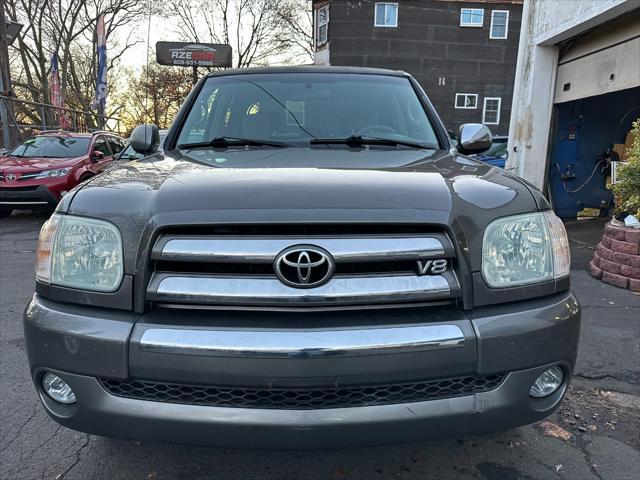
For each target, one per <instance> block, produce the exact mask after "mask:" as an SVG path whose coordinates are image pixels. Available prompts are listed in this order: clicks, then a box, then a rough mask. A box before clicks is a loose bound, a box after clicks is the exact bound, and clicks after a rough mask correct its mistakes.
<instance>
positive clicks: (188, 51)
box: [156, 42, 231, 67]
mask: <svg viewBox="0 0 640 480" xmlns="http://www.w3.org/2000/svg"><path fill="white" fill-rule="evenodd" d="M156 61H157V62H158V63H159V64H160V65H173V66H178V67H230V66H231V47H230V46H229V45H221V44H215V43H189V42H157V43H156Z"/></svg>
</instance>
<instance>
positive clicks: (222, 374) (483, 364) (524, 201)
mask: <svg viewBox="0 0 640 480" xmlns="http://www.w3.org/2000/svg"><path fill="white" fill-rule="evenodd" d="M158 141H159V140H158V130H157V127H155V126H152V125H143V126H140V127H138V128H137V129H136V130H135V131H134V133H133V135H132V139H131V143H132V145H133V147H134V148H135V149H136V151H137V152H139V153H141V154H144V155H146V157H145V158H143V159H140V160H135V161H132V162H128V163H126V164H124V165H122V166H121V167H119V168H116V169H113V170H110V171H108V172H107V173H105V174H103V175H100V176H97V177H95V178H93V179H91V180H90V181H88V182H86V183H84V184H82V185H81V186H79V187H77V188H76V189H75V190H73V191H71V192H70V193H69V194H67V195H66V196H65V197H64V198H63V199H62V202H61V203H60V204H59V206H58V208H57V211H56V213H55V214H54V215H53V216H52V217H51V218H50V219H49V220H48V221H47V223H46V224H45V225H44V226H43V228H42V231H41V234H40V239H39V242H38V248H37V262H36V278H37V282H36V289H35V294H34V296H33V298H32V299H31V301H30V302H29V304H28V306H27V308H26V311H25V314H24V332H25V337H26V346H27V350H28V356H29V363H30V368H31V373H32V376H33V381H34V383H35V386H36V389H37V392H38V394H39V396H40V399H41V400H42V403H43V405H44V408H45V409H46V411H47V412H48V414H49V415H50V416H51V417H52V418H53V419H54V420H56V421H57V422H59V423H60V424H62V425H64V426H67V427H69V428H73V429H76V430H81V431H84V432H90V433H95V434H98V435H104V436H109V437H121V438H133V439H154V440H165V441H172V442H185V443H200V444H209V445H220V446H227V447H258V448H294V449H301V448H324V447H341V446H353V445H370V444H386V443H395V442H409V441H418V440H422V439H426V438H434V437H445V436H454V435H461V434H467V433H482V432H490V431H496V430H502V429H508V428H512V427H515V426H518V425H523V424H527V423H531V422H534V421H537V420H539V419H541V418H544V417H545V416H547V415H549V414H550V413H551V412H552V411H553V410H554V409H555V408H556V407H557V406H558V404H559V402H560V401H561V399H562V397H563V395H564V393H565V391H566V389H567V385H568V383H569V380H570V378H571V373H572V370H573V367H574V362H575V358H576V349H577V344H578V333H579V326H580V307H579V305H578V303H577V301H576V299H575V298H574V296H573V295H572V294H571V292H570V291H569V263H570V260H569V249H568V243H567V237H566V233H565V230H564V227H563V225H562V222H561V221H560V220H559V219H558V218H557V217H556V216H555V215H554V213H553V211H552V210H550V207H549V204H548V203H547V201H546V200H545V198H544V197H543V196H542V195H541V194H540V192H538V191H537V190H536V189H535V188H533V187H532V186H530V185H528V184H526V183H524V182H523V181H522V180H520V179H518V178H516V177H515V176H513V175H511V174H509V173H508V172H505V171H502V170H498V169H496V168H493V167H491V166H489V165H486V164H483V163H482V162H478V161H475V160H471V159H470V158H468V157H467V156H465V155H467V154H473V153H478V152H480V151H482V150H484V149H486V148H487V147H488V146H489V145H490V143H491V134H490V132H489V130H488V129H487V127H485V126H483V125H478V124H466V125H463V126H462V127H461V128H460V131H459V134H458V140H457V142H458V144H457V145H455V146H454V145H453V144H452V143H451V141H450V139H449V137H448V135H447V132H446V130H445V128H444V126H443V124H442V122H441V121H440V120H439V118H438V116H437V114H436V113H435V111H434V109H433V107H432V105H431V103H430V102H429V99H428V98H427V96H426V95H425V93H424V92H423V90H422V89H421V87H420V86H419V85H418V83H417V82H416V81H415V80H414V79H413V78H412V77H411V76H409V75H407V74H406V73H402V72H392V71H386V70H376V69H364V68H324V67H291V68H264V69H245V70H237V71H234V70H230V71H221V72H216V73H213V74H210V75H208V76H206V77H205V78H203V79H201V81H200V82H199V83H198V84H197V85H196V87H195V88H194V89H193V91H192V92H191V94H190V95H189V96H188V98H187V99H186V101H185V103H184V106H183V107H182V109H181V110H180V112H179V114H178V115H177V117H176V118H175V121H174V123H173V126H172V128H171V129H170V131H169V133H168V136H167V138H166V141H165V144H164V152H163V153H154V154H150V153H151V152H154V151H155V150H156V148H157V144H158Z"/></svg>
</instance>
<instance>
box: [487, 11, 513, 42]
mask: <svg viewBox="0 0 640 480" xmlns="http://www.w3.org/2000/svg"><path fill="white" fill-rule="evenodd" d="M496 13H506V14H507V17H506V18H505V23H504V37H497V36H495V35H494V34H493V19H494V18H495V14H496ZM508 36H509V10H491V28H490V29H489V38H492V39H495V40H506V39H507V37H508Z"/></svg>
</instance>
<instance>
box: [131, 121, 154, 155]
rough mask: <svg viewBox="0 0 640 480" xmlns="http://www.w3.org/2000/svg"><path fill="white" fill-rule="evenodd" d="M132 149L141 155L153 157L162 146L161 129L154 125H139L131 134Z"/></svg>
mask: <svg viewBox="0 0 640 480" xmlns="http://www.w3.org/2000/svg"><path fill="white" fill-rule="evenodd" d="M130 143H131V147H132V148H133V149H134V150H135V151H136V152H138V153H139V154H141V155H151V154H152V153H155V152H156V151H157V150H158V146H159V145H160V129H159V128H158V126H157V125H154V124H153V123H149V124H143V125H138V126H137V127H136V128H134V129H133V132H131V138H130Z"/></svg>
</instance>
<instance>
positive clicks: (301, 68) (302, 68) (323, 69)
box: [207, 65, 409, 77]
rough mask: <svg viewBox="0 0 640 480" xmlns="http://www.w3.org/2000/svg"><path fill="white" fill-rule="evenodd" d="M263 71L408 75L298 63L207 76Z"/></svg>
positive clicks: (381, 70) (388, 71) (372, 69)
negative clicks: (296, 64)
mask: <svg viewBox="0 0 640 480" xmlns="http://www.w3.org/2000/svg"><path fill="white" fill-rule="evenodd" d="M264 73H351V74H353V73H356V74H363V75H387V76H393V77H406V76H408V75H409V74H408V73H406V72H403V71H400V70H387V69H384V68H370V67H337V66H317V65H298V66H284V67H250V68H234V69H229V70H219V71H216V72H211V73H209V74H208V75H207V76H208V77H220V76H226V75H251V74H264Z"/></svg>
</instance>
